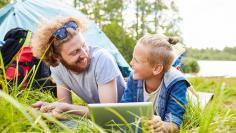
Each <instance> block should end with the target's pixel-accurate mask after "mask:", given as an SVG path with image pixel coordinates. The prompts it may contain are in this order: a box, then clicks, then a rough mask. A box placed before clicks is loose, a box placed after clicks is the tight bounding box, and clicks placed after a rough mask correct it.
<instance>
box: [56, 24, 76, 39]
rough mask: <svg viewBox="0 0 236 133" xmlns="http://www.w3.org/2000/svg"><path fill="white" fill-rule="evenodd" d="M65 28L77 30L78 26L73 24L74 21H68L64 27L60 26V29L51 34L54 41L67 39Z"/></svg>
mask: <svg viewBox="0 0 236 133" xmlns="http://www.w3.org/2000/svg"><path fill="white" fill-rule="evenodd" d="M67 28H72V29H74V30H76V29H77V28H78V25H77V24H76V23H75V22H74V21H70V22H67V23H65V24H64V26H62V27H61V28H59V29H58V30H57V31H55V32H54V33H53V36H54V37H55V38H56V39H60V40H63V39H65V38H66V37H67V33H68V32H67V30H66V29H67Z"/></svg>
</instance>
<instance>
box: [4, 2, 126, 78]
mask: <svg viewBox="0 0 236 133" xmlns="http://www.w3.org/2000/svg"><path fill="white" fill-rule="evenodd" d="M58 16H61V17H64V16H76V17H79V18H82V19H83V20H85V22H86V26H87V31H86V32H84V33H83V34H84V36H85V39H86V41H87V42H88V44H89V45H92V46H98V47H102V48H105V49H107V50H109V51H110V52H111V54H112V55H113V56H114V58H115V59H116V61H117V64H118V65H119V67H120V68H121V72H122V74H123V75H124V76H127V74H128V73H129V69H130V67H129V65H128V63H127V62H126V61H125V59H124V58H123V56H122V55H121V53H120V52H119V51H118V49H117V48H116V47H115V45H114V44H113V43H112V42H111V41H110V40H109V38H108V37H107V36H106V35H105V34H104V33H103V32H102V31H101V30H100V29H99V28H98V26H97V25H96V24H95V23H94V22H93V21H92V20H89V19H88V17H86V16H85V15H84V14H83V13H81V12H80V11H78V10H77V9H75V8H73V7H71V6H69V5H66V4H63V3H62V2H61V1H60V0H18V1H17V2H14V3H12V4H8V5H7V6H5V7H4V8H2V9H0V33H1V34H0V40H3V38H4V35H5V34H6V32H7V31H8V30H10V29H12V28H15V27H21V28H25V29H29V30H31V31H33V32H34V31H36V29H37V27H38V25H39V24H40V22H42V20H49V21H50V20H52V19H53V18H55V17H58Z"/></svg>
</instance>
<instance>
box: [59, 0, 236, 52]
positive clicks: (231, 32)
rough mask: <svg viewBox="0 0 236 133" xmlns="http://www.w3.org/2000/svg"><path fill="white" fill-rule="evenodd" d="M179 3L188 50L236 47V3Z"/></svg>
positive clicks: (204, 0) (195, 0)
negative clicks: (189, 48)
mask: <svg viewBox="0 0 236 133" xmlns="http://www.w3.org/2000/svg"><path fill="white" fill-rule="evenodd" d="M62 1H64V2H68V0H62ZM176 3H177V5H178V7H179V13H180V16H181V17H182V18H183V21H182V22H181V24H180V25H181V27H180V28H181V31H182V33H183V34H182V35H183V38H184V43H185V44H186V46H187V47H193V48H199V49H200V48H216V49H223V48H224V47H226V46H228V47H236V0H177V1H176ZM70 4H71V5H72V4H73V1H72V0H71V1H70ZM132 8H133V7H128V12H129V15H128V17H126V18H129V21H128V23H130V21H131V19H134V20H135V16H134V15H130V14H134V13H133V12H134V11H133V10H132ZM129 9H130V10H129ZM126 13H127V12H126Z"/></svg>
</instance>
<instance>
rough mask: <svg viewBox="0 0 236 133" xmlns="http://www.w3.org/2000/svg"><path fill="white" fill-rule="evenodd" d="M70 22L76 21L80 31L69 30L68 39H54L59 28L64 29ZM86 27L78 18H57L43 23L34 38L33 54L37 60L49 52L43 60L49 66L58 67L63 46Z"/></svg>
mask: <svg viewBox="0 0 236 133" xmlns="http://www.w3.org/2000/svg"><path fill="white" fill-rule="evenodd" d="M69 21H74V22H75V23H76V24H77V25H78V30H73V29H71V28H68V29H67V31H68V34H67V37H66V38H65V39H63V40H58V39H56V38H55V37H53V33H54V32H55V31H57V30H58V29H59V28H61V27H63V26H64V25H65V23H67V22H69ZM84 30H85V26H84V23H83V21H82V20H80V19H78V18H76V17H66V18H61V17H60V18H56V19H55V20H53V21H52V22H49V21H47V22H43V23H42V24H41V25H40V27H39V29H38V30H37V32H36V33H35V34H34V35H33V38H32V47H33V54H34V56H35V57H37V58H42V56H43V54H44V53H45V51H46V50H47V49H48V50H47V52H46V54H45V56H44V58H43V60H44V61H45V63H46V64H48V65H49V66H57V65H58V64H59V61H58V59H57V57H58V54H59V53H60V46H61V44H63V43H65V42H66V41H68V40H70V39H71V38H72V37H73V36H74V35H76V34H77V33H79V31H84Z"/></svg>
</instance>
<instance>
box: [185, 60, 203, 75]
mask: <svg viewBox="0 0 236 133" xmlns="http://www.w3.org/2000/svg"><path fill="white" fill-rule="evenodd" d="M181 68H182V70H183V72H184V73H198V72H199V70H200V67H199V64H198V62H197V60H195V59H193V58H188V57H184V58H183V59H182V65H181Z"/></svg>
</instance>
